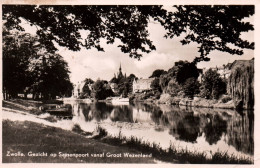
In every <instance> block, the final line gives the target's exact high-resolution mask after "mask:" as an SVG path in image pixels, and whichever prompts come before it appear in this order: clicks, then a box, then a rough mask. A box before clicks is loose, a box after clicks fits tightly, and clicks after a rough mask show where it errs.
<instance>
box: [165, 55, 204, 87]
mask: <svg viewBox="0 0 260 168" xmlns="http://www.w3.org/2000/svg"><path fill="white" fill-rule="evenodd" d="M168 74H169V75H170V76H172V77H174V78H175V79H176V81H177V82H178V84H180V85H182V84H183V83H184V82H185V81H186V80H187V79H188V78H195V79H197V78H198V77H199V70H198V68H197V66H196V64H195V63H193V62H191V63H190V62H188V61H182V60H181V61H178V62H175V65H174V66H173V67H172V68H171V69H169V71H168Z"/></svg>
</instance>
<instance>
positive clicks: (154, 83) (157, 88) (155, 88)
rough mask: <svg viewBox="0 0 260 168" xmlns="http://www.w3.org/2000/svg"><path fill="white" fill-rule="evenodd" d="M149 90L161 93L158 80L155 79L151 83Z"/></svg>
mask: <svg viewBox="0 0 260 168" xmlns="http://www.w3.org/2000/svg"><path fill="white" fill-rule="evenodd" d="M151 88H152V89H153V90H158V91H159V92H162V89H161V86H160V79H159V78H155V79H154V80H153V81H152V83H151Z"/></svg>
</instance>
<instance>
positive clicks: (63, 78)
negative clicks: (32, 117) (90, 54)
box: [3, 28, 73, 99]
mask: <svg viewBox="0 0 260 168" xmlns="http://www.w3.org/2000/svg"><path fill="white" fill-rule="evenodd" d="M38 40H39V39H38V37H37V36H36V37H34V36H31V35H30V34H24V33H19V32H10V31H7V30H6V29H5V28H4V32H3V89H4V93H5V96H4V98H6V99H7V98H9V97H10V96H11V97H16V96H17V94H18V93H25V97H26V94H27V93H29V92H31V93H33V95H34V98H37V96H36V95H39V94H40V93H41V95H42V97H43V98H44V99H50V98H55V97H56V96H64V95H67V96H70V95H71V91H72V89H73V86H72V83H71V82H70V79H69V70H68V65H67V62H65V61H64V60H63V58H62V57H61V56H60V55H58V54H55V53H49V52H47V51H46V50H45V48H44V47H43V46H41V45H40V44H39V43H38ZM8 95H9V96H8Z"/></svg>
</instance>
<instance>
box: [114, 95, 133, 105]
mask: <svg viewBox="0 0 260 168" xmlns="http://www.w3.org/2000/svg"><path fill="white" fill-rule="evenodd" d="M111 103H112V104H114V105H129V98H122V97H113V98H112V100H111Z"/></svg>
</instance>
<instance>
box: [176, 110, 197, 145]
mask: <svg viewBox="0 0 260 168" xmlns="http://www.w3.org/2000/svg"><path fill="white" fill-rule="evenodd" d="M199 123H200V118H199V117H196V116H193V115H187V116H185V118H183V120H182V121H181V122H179V123H178V125H177V133H178V135H179V139H180V140H184V141H186V142H195V141H196V139H197V137H198V136H199V132H200V127H199Z"/></svg>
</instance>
